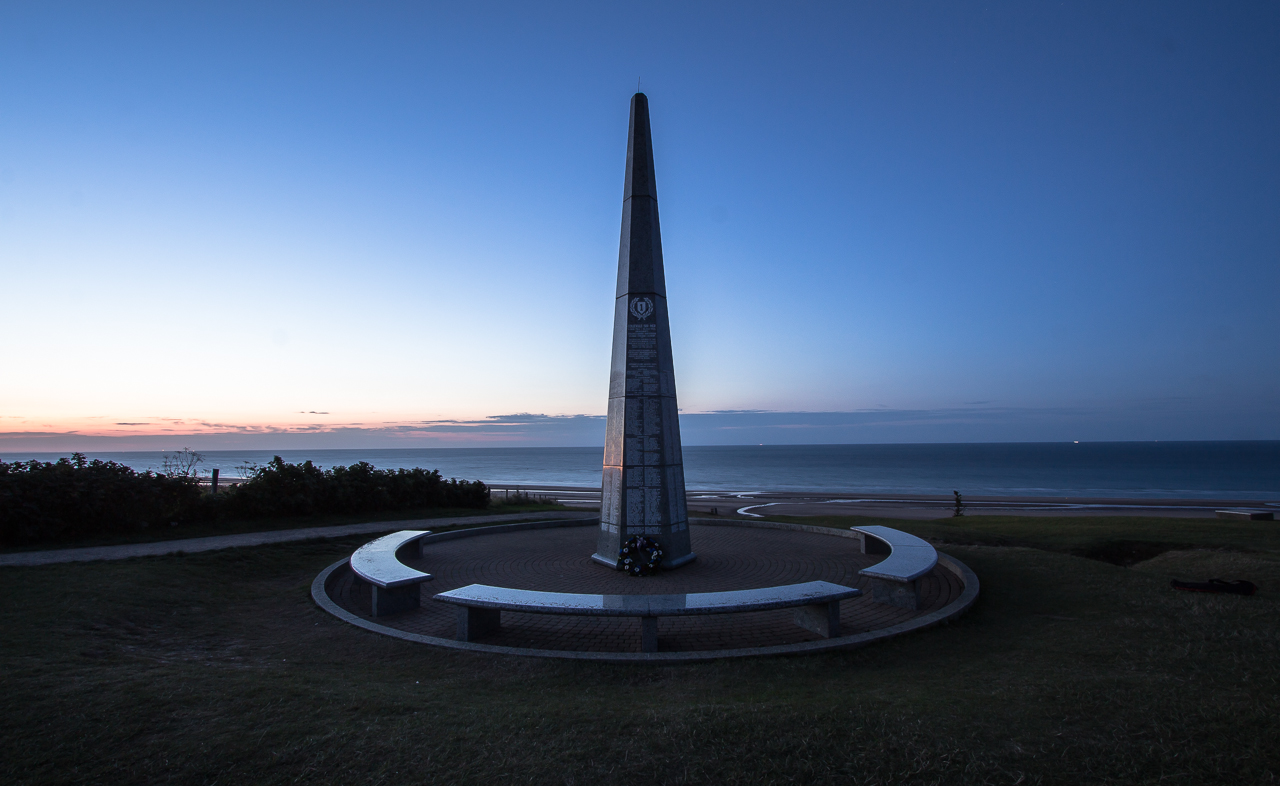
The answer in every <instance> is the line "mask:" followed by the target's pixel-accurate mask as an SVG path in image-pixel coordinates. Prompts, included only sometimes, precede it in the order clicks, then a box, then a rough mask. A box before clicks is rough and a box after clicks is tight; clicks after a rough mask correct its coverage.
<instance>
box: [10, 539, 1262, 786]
mask: <svg viewBox="0 0 1280 786" xmlns="http://www.w3.org/2000/svg"><path fill="white" fill-rule="evenodd" d="M996 518H998V519H999V521H990V520H989V519H987V518H979V517H972V518H967V519H965V520H963V522H962V524H952V523H947V522H906V521H897V522H892V523H891V525H892V526H898V527H900V528H902V529H907V530H910V531H913V532H917V534H924V535H929V536H931V537H938V538H939V539H940V540H948V542H949V543H950V544H951V545H947V546H945V547H944V548H945V550H946V551H948V552H949V553H952V554H954V555H955V556H956V557H958V558H959V559H961V560H963V561H964V562H966V563H967V564H968V565H969V566H970V567H971V568H973V570H974V571H975V572H976V573H977V574H978V576H979V577H980V579H981V581H982V596H981V598H980V599H979V601H978V603H977V605H976V606H975V607H974V608H973V609H972V610H971V611H970V612H969V613H968V614H967V615H965V616H964V617H963V618H961V619H960V620H959V621H957V622H955V623H953V624H951V625H948V626H944V627H940V628H936V629H933V630H929V631H925V632H923V633H918V634H914V635H911V636H907V637H904V638H901V639H898V640H895V641H890V642H886V643H882V644H878V645H874V646H871V647H867V648H864V649H860V650H851V651H837V652H831V653H824V654H818V655H811V656H799V657H788V658H770V659H752V660H741V661H726V662H718V663H707V664H695V665H682V666H660V667H654V666H648V667H646V666H620V665H607V664H590V663H570V662H556V661H541V660H533V659H519V658H505V657H498V656H486V655H475V654H470V653H459V652H452V651H445V650H437V649H433V648H430V647H425V646H421V645H413V644H410V643H408V642H402V641H398V640H394V639H389V638H385V637H380V636H377V635H375V634H372V633H368V632H365V631H362V630H360V629H357V628H355V627H353V626H350V625H346V624H345V623H342V622H340V621H338V620H336V619H334V618H333V617H330V616H329V615H327V614H325V613H324V612H322V611H320V610H319V609H318V608H316V607H315V606H314V604H313V603H312V602H311V600H310V597H309V595H308V589H309V586H310V583H311V580H312V578H313V577H314V576H315V575H316V573H318V572H319V571H320V570H321V569H322V568H323V567H324V566H326V565H328V564H330V563H331V562H333V561H335V560H337V559H339V558H341V557H342V556H344V555H346V554H349V553H350V551H351V550H352V549H353V548H355V547H356V546H357V545H359V543H361V542H363V539H362V538H356V539H351V540H347V541H324V542H308V543H298V544H289V545H280V546H264V547H259V548H252V549H235V550H229V551H223V552H212V553H206V554H197V555H188V556H185V557H179V556H169V557H157V558H147V559H138V560H127V561H121V562H107V563H81V564H71V565H53V566H45V567H37V568H6V569H2V570H0V587H2V588H3V597H4V598H5V600H6V601H7V602H6V603H5V604H4V607H3V610H0V675H3V678H2V679H3V692H2V693H0V697H2V698H0V702H3V705H2V708H3V712H0V724H3V731H2V733H0V739H3V743H0V746H2V747H0V780H3V782H4V783H13V784H28V783H30V784H35V783H82V782H83V783H156V782H173V783H202V784H203V783H228V784H231V783H293V782H306V783H389V784H393V783H433V784H448V783H494V782H496V783H508V782H509V783H554V784H589V783H604V782H617V783H714V784H722V783H730V784H731V783H776V782H797V783H840V784H850V783H875V784H890V783H893V784H897V783H921V784H936V783H955V784H983V783H997V784H1018V783H1023V784H1034V783H1061V784H1082V783H1152V784H1154V783H1170V784H1207V783H1232V784H1243V783H1248V784H1255V783H1273V782H1275V781H1276V780H1277V776H1278V774H1280V721H1278V720H1277V717H1278V716H1280V648H1278V644H1280V614H1278V612H1280V603H1278V602H1277V600H1276V598H1277V597H1280V595H1278V593H1280V553H1278V552H1277V545H1276V535H1275V530H1274V529H1273V528H1274V527H1275V526H1276V525H1275V524H1274V523H1268V522H1231V523H1227V522H1222V523H1219V522H1215V521H1212V520H1200V521H1198V522H1195V520H1191V521H1192V522H1194V523H1188V520H1185V519H1183V520H1172V521H1175V522H1177V525H1176V526H1175V525H1174V524H1168V525H1167V527H1166V529H1165V530H1161V527H1160V525H1157V524H1152V522H1151V520H1145V519H1117V520H1114V523H1112V524H1110V525H1108V524H1107V523H1106V521H1107V520H1104V519H1091V520H1090V519H1086V520H1082V519H1076V518H1072V519H1065V518H1064V519H1046V518H1036V519H1033V520H1027V521H1025V522H1022V523H1019V522H1018V521H1015V520H1012V519H1010V518H1008V517H990V519H996ZM803 521H805V522H806V523H813V521H812V520H811V519H804V520H803ZM863 521H869V520H865V519H864V520H863ZM1166 521H1169V520H1166ZM853 522H854V520H851V519H842V520H827V521H826V522H825V523H827V524H830V525H832V526H848V525H849V524H850V523H853ZM1178 527H1181V528H1178ZM930 528H939V529H938V530H937V531H936V532H941V531H942V530H941V529H940V528H950V529H948V530H946V531H945V532H944V533H943V534H942V535H936V534H935V530H931V529H930ZM1214 528H1218V529H1214ZM1161 531H1165V532H1167V533H1168V537H1167V539H1165V540H1163V541H1162V540H1160V539H1159V538H1158V535H1159V533H1160V532H1161ZM984 539H987V540H984ZM1111 541H1131V542H1142V543H1157V544H1159V543H1163V544H1164V545H1166V546H1171V547H1172V548H1170V549H1168V550H1165V551H1163V552H1160V553H1159V554H1158V555H1157V556H1155V557H1153V558H1152V559H1147V560H1143V561H1140V562H1137V563H1136V564H1134V565H1133V566H1132V567H1122V566H1120V565H1116V564H1111V563H1108V562H1104V561H1100V560H1098V559H1088V558H1085V557H1082V556H1078V555H1077V553H1073V552H1080V553H1084V552H1087V551H1088V550H1089V549H1090V548H1093V547H1094V546H1096V545H1097V544H1098V543H1105V542H1111ZM1170 575H1179V576H1180V577H1182V578H1200V579H1203V578H1208V577H1210V576H1219V577H1221V578H1237V577H1240V578H1249V579H1251V580H1253V581H1254V582H1255V583H1257V584H1259V585H1260V586H1262V587H1264V590H1263V592H1262V593H1261V594H1259V595H1258V596H1255V597H1239V596H1208V595H1200V594H1192V593H1178V592H1174V591H1173V590H1171V589H1170V588H1169V586H1168V579H1169V576H1170Z"/></svg>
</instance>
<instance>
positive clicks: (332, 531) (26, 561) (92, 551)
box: [0, 511, 600, 567]
mask: <svg viewBox="0 0 1280 786" xmlns="http://www.w3.org/2000/svg"><path fill="white" fill-rule="evenodd" d="M599 515H600V514H599V513H596V512H594V511H591V512H586V513H583V512H576V511H548V512H546V513H503V514H499V515H494V516H456V517H454V518H447V519H410V520H406V521H371V522H368V523H365V524H342V525H340V526H336V527H307V528H305V529H278V530H272V531H270V532H243V533H240V534H238V535H214V536H212V537H208V538H184V539H182V540H162V541H156V542H152V543H125V544H122V545H120V546H89V547H86V548H78V549H55V550H51V551H20V552H17V553H14V554H0V567H28V566H31V565H53V564H56V563H59V562H92V561H93V560H112V559H129V558H131V557H159V556H163V555H165V554H174V553H176V552H179V551H181V552H183V553H184V554H192V553H195V552H198V551H217V550H218V549H233V548H240V547H242V546H265V545H267V544H268V543H292V542H295V541H299V540H312V539H314V538H345V537H346V536H348V535H369V534H372V533H377V532H391V531H393V530H401V529H433V528H434V529H440V528H443V527H450V526H454V525H457V524H497V523H509V522H516V521H543V520H547V519H582V518H593V517H595V516H599Z"/></svg>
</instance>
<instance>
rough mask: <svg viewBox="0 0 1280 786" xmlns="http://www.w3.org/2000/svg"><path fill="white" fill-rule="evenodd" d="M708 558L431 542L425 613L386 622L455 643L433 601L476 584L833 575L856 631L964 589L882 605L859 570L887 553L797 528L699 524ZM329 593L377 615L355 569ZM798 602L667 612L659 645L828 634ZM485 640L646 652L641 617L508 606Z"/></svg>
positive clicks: (642, 589)
mask: <svg viewBox="0 0 1280 786" xmlns="http://www.w3.org/2000/svg"><path fill="white" fill-rule="evenodd" d="M691 534H692V536H693V543H694V551H695V552H696V553H697V555H698V559H697V561H696V562H694V563H693V564H691V565H687V566H685V567H682V568H679V569H677V570H674V571H669V572H664V573H661V574H659V575H656V576H648V577H643V578H635V577H630V576H627V575H625V574H622V573H619V572H616V571H611V570H609V569H608V568H605V567H603V566H601V565H599V564H597V563H595V562H592V560H591V554H592V552H593V551H594V550H595V539H596V527H594V526H573V527H563V528H556V529H540V530H525V531H519V532H508V533H494V534H482V535H477V536H475V537H468V538H460V539H457V540H449V541H443V542H438V543H432V544H430V545H429V546H428V549H427V556H426V557H425V558H424V559H420V560H419V559H413V560H406V564H409V565H411V566H412V567H415V568H417V569H419V570H422V571H426V572H428V573H431V574H433V575H434V576H435V579H434V580H433V581H429V582H426V583H424V584H422V585H421V591H422V608H421V609H418V610H414V611H409V612H405V613H403V614H398V615H392V616H386V617H379V618H378V619H377V622H378V624H380V625H384V626H387V627H390V628H396V629H398V630H402V631H405V632H407V633H414V634H420V635H426V636H434V637H439V638H444V639H452V638H453V637H454V634H455V626H456V615H457V607H456V606H451V605H449V604H445V603H440V602H437V601H434V600H432V596H433V595H435V594H437V593H440V592H445V591H447V590H451V589H456V588H458V587H462V586H466V585H468V584H489V585H493V586H499V587H510V588H514V589H526V590H545V591H552V592H583V593H605V594H649V595H658V594H679V593H688V592H716V591H720V590H738V589H751V588H755V587H770V586H776V585H781V584H795V583H799V582H804V581H816V580H823V581H829V582H832V583H835V584H843V585H845V586H849V587H858V588H861V589H862V590H863V592H864V593H865V594H864V595H863V597H861V598H856V599H854V600H848V601H844V603H842V604H841V617H840V623H841V628H842V630H843V632H844V634H845V635H849V634H856V633H864V632H867V631H872V630H876V629H880V628H886V627H890V626H893V625H897V624H899V623H902V622H906V621H908V620H910V619H912V618H913V617H917V616H920V615H923V614H928V613H930V612H932V611H935V610H937V609H940V608H942V607H944V606H946V605H947V604H948V603H950V602H951V601H953V600H955V599H956V598H957V597H959V596H960V593H961V591H962V589H963V587H962V586H961V583H960V581H959V580H958V579H957V578H956V577H955V575H953V574H952V573H951V572H950V571H948V570H946V569H944V568H942V567H937V568H934V570H933V572H932V573H930V574H928V575H927V576H926V577H924V578H923V579H922V583H923V590H922V595H923V601H924V603H923V606H924V608H922V609H921V610H919V611H909V610H906V609H900V608H896V607H893V606H887V605H884V604H881V603H876V602H875V601H873V600H872V599H871V597H870V596H871V592H870V589H869V586H868V584H869V583H868V580H867V579H864V578H863V577H861V576H859V575H858V571H859V570H861V569H862V568H865V567H867V566H869V565H871V564H873V563H875V562H878V561H880V559H882V557H879V556H866V555H863V554H861V553H859V551H858V541H857V540H855V539H852V538H841V537H833V536H832V535H824V534H817V533H809V532H803V531H795V530H774V529H760V528H755V527H746V526H732V525H729V526H707V525H698V524H694V525H692V526H691ZM328 594H329V596H330V598H332V599H333V600H334V601H335V602H336V603H338V604H339V605H340V606H342V607H343V608H344V609H346V610H347V611H349V612H351V613H353V614H356V615H358V616H360V617H362V618H364V619H368V620H372V619H373V618H372V616H371V615H370V590H369V586H368V585H367V584H364V583H363V582H361V581H360V580H359V579H357V578H356V577H355V575H354V574H353V573H352V572H351V571H350V570H349V569H346V568H344V569H343V570H341V571H339V572H338V573H337V574H335V575H334V577H333V580H332V581H331V582H330V584H329V593H328ZM791 615H792V612H791V610H790V609H779V610H775V611H765V612H751V613H745V614H715V615H706V616H690V617H665V618H661V619H659V621H658V639H659V641H658V644H659V650H660V651H668V652H670V651H685V652H687V651H699V650H721V649H735V648H743V647H767V646H776V645H786V644H796V643H801V642H806V641H818V640H820V639H819V637H818V636H816V635H815V634H812V633H810V632H808V631H806V630H804V629H802V628H800V627H798V626H796V625H795V624H794V623H793V622H792V621H791ZM479 643H482V644H494V645H499V646H507V647H528V648H533V649H550V650H571V651H604V652H638V651H639V650H640V621H639V620H638V619H634V618H614V617H582V616H564V615H550V614H521V613H513V612H504V613H503V615H502V629H501V630H500V631H497V632H495V633H493V634H490V635H488V636H486V637H483V638H481V639H480V640H479Z"/></svg>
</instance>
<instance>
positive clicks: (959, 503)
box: [951, 491, 964, 519]
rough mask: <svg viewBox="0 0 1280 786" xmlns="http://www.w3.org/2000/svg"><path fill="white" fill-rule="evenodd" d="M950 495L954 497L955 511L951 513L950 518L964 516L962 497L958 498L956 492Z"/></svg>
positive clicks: (958, 495)
mask: <svg viewBox="0 0 1280 786" xmlns="http://www.w3.org/2000/svg"><path fill="white" fill-rule="evenodd" d="M951 493H952V494H955V495H956V509H955V510H954V511H953V512H952V513H951V518H953V519H954V518H959V517H960V516H963V515H964V497H962V496H960V492H958V491H953V492H951Z"/></svg>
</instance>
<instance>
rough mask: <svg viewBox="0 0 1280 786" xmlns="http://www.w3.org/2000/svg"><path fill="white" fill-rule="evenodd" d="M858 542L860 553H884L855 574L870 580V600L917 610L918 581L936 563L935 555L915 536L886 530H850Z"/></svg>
mask: <svg viewBox="0 0 1280 786" xmlns="http://www.w3.org/2000/svg"><path fill="white" fill-rule="evenodd" d="M850 529H852V530H853V531H854V532H856V533H858V537H859V538H860V539H861V541H862V553H863V554H888V557H886V558H885V559H884V560H882V561H880V562H877V563H876V564H875V565H872V566H871V567H869V568H863V569H862V570H860V571H858V573H859V575H862V576H866V577H867V578H869V579H871V597H873V598H874V599H875V600H877V601H879V602H880V603H888V604H890V605H892V606H900V607H902V608H906V609H919V608H920V583H919V579H920V578H921V577H923V576H924V575H926V574H927V573H929V571H931V570H933V569H934V567H935V566H936V565H937V564H938V552H937V550H935V549H934V548H933V546H930V545H929V544H928V543H927V542H926V541H923V540H921V539H920V538H917V537H916V536H915V535H911V534H909V533H906V532H903V531H901V530H896V529H892V528H890V527H881V526H866V527H850Z"/></svg>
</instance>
